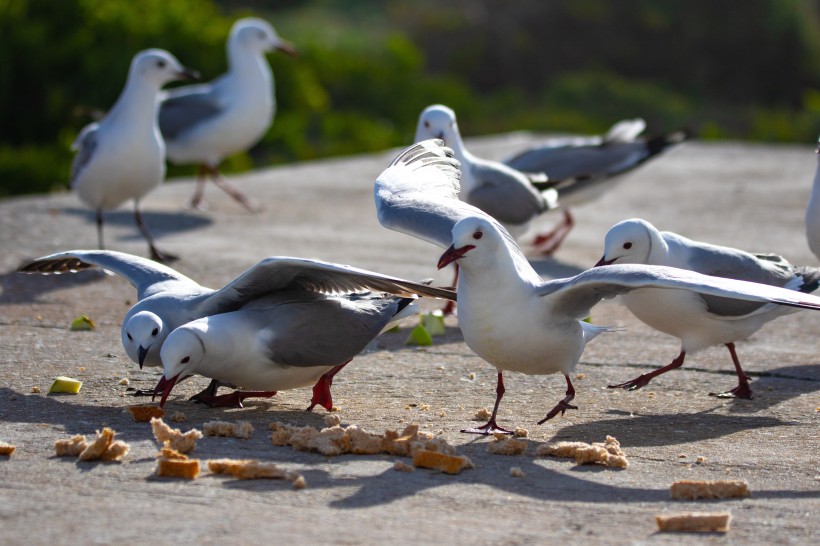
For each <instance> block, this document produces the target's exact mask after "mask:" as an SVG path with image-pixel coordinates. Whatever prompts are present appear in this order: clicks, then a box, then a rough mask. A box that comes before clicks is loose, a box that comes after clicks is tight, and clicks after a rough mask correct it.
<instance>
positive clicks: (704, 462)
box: [695, 457, 706, 464]
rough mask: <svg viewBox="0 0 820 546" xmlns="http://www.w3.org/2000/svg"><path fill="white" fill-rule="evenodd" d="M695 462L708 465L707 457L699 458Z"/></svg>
mask: <svg viewBox="0 0 820 546" xmlns="http://www.w3.org/2000/svg"><path fill="white" fill-rule="evenodd" d="M695 462H696V463H698V464H706V457H698V458H697V459H695Z"/></svg>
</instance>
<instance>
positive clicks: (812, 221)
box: [806, 142, 820, 259]
mask: <svg viewBox="0 0 820 546" xmlns="http://www.w3.org/2000/svg"><path fill="white" fill-rule="evenodd" d="M814 153H815V155H816V156H817V170H816V171H815V173H814V182H813V183H812V188H811V197H810V198H809V204H808V206H807V207H806V239H807V240H808V242H809V248H810V249H811V251H812V252H813V253H814V255H815V256H817V258H818V259H820V142H818V145H817V148H815V151H814Z"/></svg>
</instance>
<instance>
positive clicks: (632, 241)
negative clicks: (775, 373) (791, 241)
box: [597, 218, 820, 398]
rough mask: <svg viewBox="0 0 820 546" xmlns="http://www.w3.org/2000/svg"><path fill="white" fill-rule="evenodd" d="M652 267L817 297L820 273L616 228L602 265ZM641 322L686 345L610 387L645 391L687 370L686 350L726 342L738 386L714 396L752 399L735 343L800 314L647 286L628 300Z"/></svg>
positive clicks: (637, 228)
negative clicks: (663, 378) (657, 381)
mask: <svg viewBox="0 0 820 546" xmlns="http://www.w3.org/2000/svg"><path fill="white" fill-rule="evenodd" d="M615 263H617V264H648V265H665V266H671V267H679V268H681V269H688V270H690V271H696V272H698V273H703V274H704V275H714V276H716V277H724V278H727V279H739V280H744V281H751V282H757V283H763V284H767V285H771V286H778V287H781V288H788V289H790V290H794V291H796V292H803V293H806V292H814V291H815V290H817V288H818V283H819V282H820V269H818V268H816V267H796V266H793V265H791V264H790V263H789V262H787V261H786V260H785V259H784V258H782V257H781V256H777V255H775V254H750V253H748V252H744V251H742V250H737V249H734V248H729V247H723V246H717V245H712V244H709V243H702V242H698V241H693V240H691V239H687V238H686V237H682V236H680V235H678V234H676V233H672V232H669V231H663V232H661V231H659V230H658V229H657V228H656V227H655V226H653V225H652V224H650V223H649V222H647V221H646V220H641V219H639V218H633V219H630V220H624V221H623V222H619V223H617V224H615V225H614V226H612V228H610V230H609V232H607V234H606V237H605V239H604V255H603V257H602V258H601V260H600V261H599V262H598V264H597V265H598V266H602V265H610V264H615ZM623 301H624V303H625V304H626V306H627V307H628V308H629V310H630V311H632V314H634V315H635V316H636V317H638V318H639V319H640V320H641V321H643V322H645V323H646V324H648V325H649V326H651V327H653V328H655V329H656V330H660V331H661V332H664V333H667V334H669V335H672V336H675V337H677V338H678V339H680V340H681V350H680V354H679V355H678V356H677V358H675V359H674V360H673V361H672V363H671V364H668V365H667V366H664V367H662V368H658V369H657V370H654V371H652V372H649V373H645V374H642V375H640V376H638V377H636V378H635V379H633V380H631V381H627V382H625V383H621V384H618V385H610V386H609V387H610V388H619V387H620V388H624V389H627V390H635V389H640V388H641V387H644V386H646V384H647V383H649V382H650V381H651V380H652V379H653V378H654V377H657V376H659V375H661V374H664V373H666V372H668V371H670V370H674V369H675V368H680V367H681V366H682V365H683V361H684V359H685V358H686V354H687V353H693V352H695V351H699V350H701V349H705V348H706V347H710V346H712V345H719V344H724V345H726V347H727V348H728V349H729V354H730V355H731V356H732V362H733V363H734V365H735V372H736V373H737V378H738V384H737V387H735V388H734V389H732V390H730V391H726V392H721V393H710V394H711V395H713V396H719V397H721V398H752V389H751V388H750V387H749V378H748V377H747V376H746V374H745V373H744V372H743V369H742V368H741V367H740V361H739V360H738V357H737V353H736V352H735V341H740V340H743V339H746V338H748V337H749V336H751V335H752V334H754V333H755V332H757V331H758V330H759V329H760V328H762V327H763V325H764V324H766V323H767V322H769V321H771V320H774V319H776V318H777V317H780V316H783V315H786V314H789V313H793V312H795V311H797V309H795V308H793V307H784V306H782V305H774V304H768V303H764V302H752V301H738V300H731V299H725V298H715V297H713V296H710V295H707V294H699V293H697V292H692V291H689V290H658V289H655V288H643V289H640V290H633V291H632V292H629V293H628V294H624V295H623Z"/></svg>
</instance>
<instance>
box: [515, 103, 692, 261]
mask: <svg viewBox="0 0 820 546" xmlns="http://www.w3.org/2000/svg"><path fill="white" fill-rule="evenodd" d="M645 129H646V122H645V121H644V120H643V119H641V118H635V119H625V120H621V121H619V122H618V123H616V124H615V125H613V126H612V127H611V128H610V129H609V131H608V132H607V133H606V134H605V135H603V136H590V137H566V138H560V137H559V138H552V139H549V140H548V141H546V142H543V143H540V144H537V145H535V146H533V147H531V148H529V149H528V150H525V151H522V152H520V153H518V154H516V155H514V156H512V157H510V158H508V159H505V160H504V164H506V165H508V166H510V167H512V168H513V169H518V170H519V171H523V172H524V173H539V174H543V175H545V176H547V177H549V179H550V180H559V181H561V180H563V181H565V182H558V183H557V184H555V186H554V187H555V189H557V190H558V193H559V194H560V195H561V208H562V209H563V212H564V220H563V224H562V225H559V226H557V227H556V228H555V229H554V230H553V232H552V233H550V234H545V235H542V236H539V237H537V238H536V241H535V243H534V244H536V245H547V244H548V246H549V247H550V248H553V250H554V249H557V248H558V246H560V244H561V242H562V241H563V239H564V238H565V237H566V236H567V234H568V233H569V232H570V230H571V229H572V227H573V225H574V224H575V220H574V218H573V216H572V214H571V213H570V211H569V207H573V206H577V205H580V204H582V203H586V202H588V201H592V200H593V199H596V198H597V197H599V196H600V195H601V194H602V193H604V192H605V191H608V190H611V189H612V188H613V187H614V186H615V182H616V181H619V180H621V178H620V175H622V174H625V173H627V172H629V171H631V170H633V169H635V168H637V167H639V166H640V165H643V164H644V163H646V162H647V161H649V160H650V159H653V158H656V157H659V156H660V155H661V154H662V153H664V152H666V151H667V150H669V149H670V148H672V147H673V146H675V145H676V144H679V143H681V142H683V141H684V140H686V139H687V138H689V132H688V131H686V130H681V131H675V132H673V133H669V134H666V135H658V136H654V137H649V138H640V135H641V133H643V131H644V130H645Z"/></svg>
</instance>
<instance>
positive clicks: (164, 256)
mask: <svg viewBox="0 0 820 546" xmlns="http://www.w3.org/2000/svg"><path fill="white" fill-rule="evenodd" d="M134 220H135V221H136V222H137V227H138V228H139V230H140V231H141V232H142V236H143V237H145V240H146V242H148V251H149V252H150V254H151V259H152V260H154V261H155V262H159V263H165V264H167V263H171V262H173V261H176V260H178V259H179V256H175V255H173V254H170V253H168V252H160V251H159V250H158V249H157V247H156V246H155V245H154V238H153V237H151V232H149V231H148V226H146V225H145V222H144V221H143V220H142V211H140V204H139V201H135V202H134Z"/></svg>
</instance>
